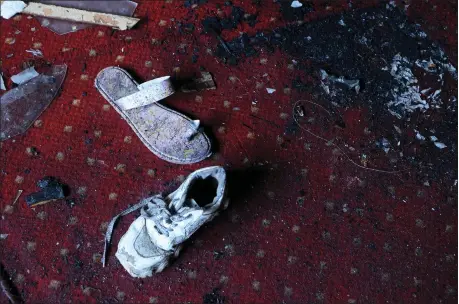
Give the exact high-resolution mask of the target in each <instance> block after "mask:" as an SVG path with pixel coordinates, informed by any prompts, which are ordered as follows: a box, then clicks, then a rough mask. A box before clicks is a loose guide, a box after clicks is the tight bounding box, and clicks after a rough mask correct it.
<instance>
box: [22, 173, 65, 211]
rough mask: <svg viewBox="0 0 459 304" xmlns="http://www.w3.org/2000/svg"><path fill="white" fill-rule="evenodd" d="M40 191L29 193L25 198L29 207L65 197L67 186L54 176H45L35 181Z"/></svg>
mask: <svg viewBox="0 0 459 304" xmlns="http://www.w3.org/2000/svg"><path fill="white" fill-rule="evenodd" d="M37 186H38V187H39V188H41V191H38V192H35V193H32V194H29V195H27V196H26V198H25V200H26V203H27V205H28V206H29V207H35V206H37V205H42V204H46V203H48V202H50V201H54V200H57V199H62V198H65V196H66V192H67V186H66V185H64V184H62V183H60V182H59V181H58V180H56V179H55V178H54V177H49V176H48V177H45V178H43V179H41V180H39V181H38V182H37Z"/></svg>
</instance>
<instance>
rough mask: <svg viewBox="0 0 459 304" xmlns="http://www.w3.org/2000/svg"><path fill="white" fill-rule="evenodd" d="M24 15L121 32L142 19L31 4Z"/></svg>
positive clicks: (24, 11)
mask: <svg viewBox="0 0 459 304" xmlns="http://www.w3.org/2000/svg"><path fill="white" fill-rule="evenodd" d="M22 12H23V13H24V14H29V15H34V16H41V17H48V18H53V19H61V20H67V21H74V22H82V23H90V24H97V25H105V26H110V27H113V28H116V29H120V30H126V29H130V28H132V27H133V26H134V25H135V24H136V23H137V22H139V21H140V19H137V18H133V17H126V16H119V15H113V14H107V13H97V12H90V11H85V10H81V9H76V8H70V7H62V6H56V5H50V4H42V3H37V2H29V5H27V6H26V8H25V9H24V10H23V11H22Z"/></svg>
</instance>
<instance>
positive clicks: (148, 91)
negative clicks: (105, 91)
mask: <svg viewBox="0 0 459 304" xmlns="http://www.w3.org/2000/svg"><path fill="white" fill-rule="evenodd" d="M137 88H138V89H139V90H138V91H137V92H135V93H133V94H131V95H128V96H125V97H122V98H120V99H118V100H116V101H115V103H116V104H117V105H118V107H120V108H121V110H123V111H125V110H131V109H135V108H139V107H144V106H147V105H149V104H152V103H155V102H158V101H160V100H162V99H164V98H166V97H168V96H170V95H172V94H174V92H175V89H174V86H173V85H172V82H171V80H170V76H164V77H160V78H155V79H153V80H150V81H147V82H144V83H142V84H140V85H138V86H137Z"/></svg>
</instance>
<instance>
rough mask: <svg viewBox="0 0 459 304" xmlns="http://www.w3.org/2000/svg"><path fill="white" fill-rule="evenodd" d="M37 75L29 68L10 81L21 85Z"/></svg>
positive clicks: (12, 77)
mask: <svg viewBox="0 0 459 304" xmlns="http://www.w3.org/2000/svg"><path fill="white" fill-rule="evenodd" d="M38 75H39V74H38V73H37V71H35V68H34V67H30V68H28V69H25V70H24V71H22V72H20V73H18V74H16V75H13V76H11V81H12V82H14V83H15V84H23V83H26V82H27V81H29V80H30V79H32V78H35V77H37V76H38Z"/></svg>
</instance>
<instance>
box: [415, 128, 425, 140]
mask: <svg viewBox="0 0 459 304" xmlns="http://www.w3.org/2000/svg"><path fill="white" fill-rule="evenodd" d="M414 132H415V133H416V139H419V140H426V138H425V136H423V135H422V134H421V133H419V131H418V130H414Z"/></svg>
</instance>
